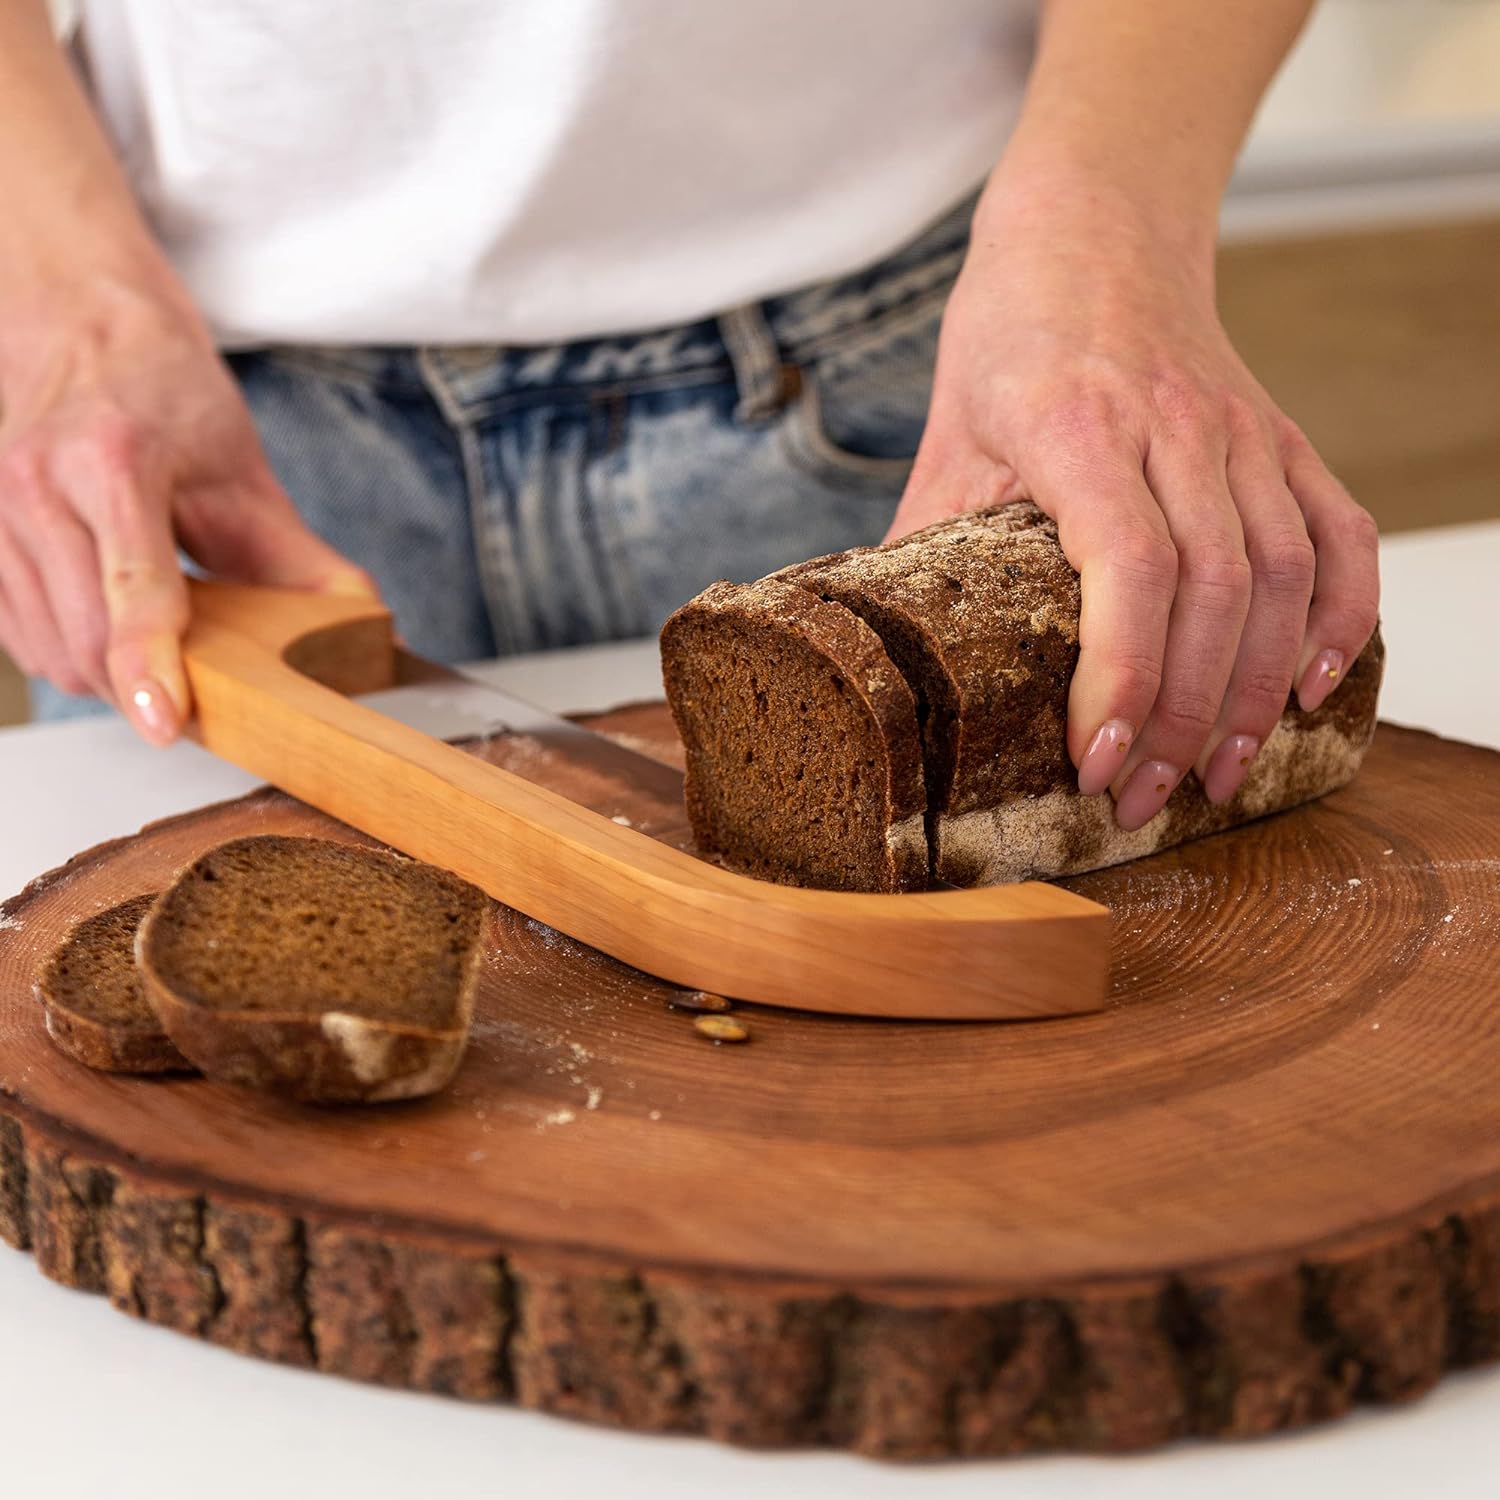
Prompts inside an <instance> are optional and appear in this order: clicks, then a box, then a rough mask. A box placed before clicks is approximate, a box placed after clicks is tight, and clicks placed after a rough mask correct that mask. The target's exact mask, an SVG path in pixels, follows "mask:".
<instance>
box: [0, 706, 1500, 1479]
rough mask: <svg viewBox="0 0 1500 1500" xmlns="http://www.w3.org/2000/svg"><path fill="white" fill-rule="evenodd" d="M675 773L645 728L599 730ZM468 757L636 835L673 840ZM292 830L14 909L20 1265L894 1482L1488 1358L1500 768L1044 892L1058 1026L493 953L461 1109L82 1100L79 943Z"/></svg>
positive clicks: (1471, 758)
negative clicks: (175, 886) (1088, 943)
mask: <svg viewBox="0 0 1500 1500" xmlns="http://www.w3.org/2000/svg"><path fill="white" fill-rule="evenodd" d="M592 722H593V723H594V726H595V727H598V728H602V729H605V730H607V731H609V732H612V733H615V734H618V735H621V736H624V737H628V738H630V739H631V741H632V742H633V743H634V744H635V745H636V747H637V748H643V747H654V750H655V751H656V753H659V754H660V755H661V756H662V757H663V758H671V757H673V756H674V755H676V754H677V747H676V744H675V741H674V740H673V737H672V732H671V728H670V724H669V721H668V718H667V715H666V713H665V710H664V709H663V708H662V707H661V706H660V705H649V706H643V707H637V708H632V709H624V710H619V711H616V712H614V713H612V714H609V715H605V716H603V717H602V718H600V719H597V720H595V721H592ZM482 753H484V754H486V755H487V756H489V757H490V758H492V759H494V760H495V761H497V763H500V764H503V765H505V766H507V767H508V768H510V769H513V770H516V771H519V772H520V773H521V774H524V775H527V776H531V777H533V778H535V779H537V780H539V781H542V782H544V783H546V784H549V785H554V786H556V787H557V789H559V790H562V791H564V792H565V793H566V794H567V795H569V796H572V797H574V798H576V799H578V800H581V801H585V802H587V803H588V804H589V805H590V806H593V807H595V808H596V809H597V810H599V811H602V812H605V813H607V814H608V815H610V816H618V817H626V818H629V819H631V821H632V822H634V823H635V824H636V825H637V826H639V827H642V828H643V829H645V830H646V831H648V832H650V833H652V834H653V835H655V836H657V837H660V838H663V839H665V840H667V841H670V842H675V843H677V844H678V845H679V846H682V845H685V844H686V843H687V834H686V829H685V827H684V825H683V821H682V815H681V812H680V810H679V809H678V808H676V807H675V806H671V805H667V804H662V803H657V804H653V803H652V802H651V801H650V799H649V798H647V797H644V796H642V795H640V794H638V793H636V792H633V791H632V790H631V789H630V788H628V787H622V786H619V785H616V784H611V783H609V782H607V781H605V780H601V779H598V778H597V777H595V778H593V779H590V778H589V777H588V776H587V775H585V774H584V773H578V772H564V771H563V770H561V769H560V768H559V767H558V766H557V765H556V764H549V763H548V760H547V757H546V754H545V752H543V751H542V750H541V749H540V747H539V746H537V745H536V744H535V743H528V742H525V741H520V742H517V741H513V740H497V741H494V742H491V743H490V744H488V745H487V746H485V747H483V750H482ZM271 831H277V832H291V833H309V834H320V835H322V836H325V837H344V838H350V839H357V838H358V837H359V835H356V834H353V833H352V832H350V831H349V830H347V829H344V828H342V826H341V825H338V824H336V823H333V822H331V821H330V820H329V819H327V818H325V817H323V816H322V815H321V814H318V813H315V812H312V811H311V810H309V809H307V808H306V807H303V806H301V805H300V804H298V803H295V802H293V801H291V800H290V799H289V798H286V797H285V796H283V795H281V794H279V793H276V792H271V791H264V792H260V793H256V794H254V795H251V796H249V797H246V798H243V799H241V800H239V801H237V802H230V803H225V804H222V805H220V806H217V807H211V808H206V809H204V810H203V811H201V812H196V813H192V814H189V815H187V816H185V817H181V818H177V819H173V820H170V821H168V822H165V823H161V824H157V825H155V826H153V827H151V828H148V829H146V830H145V831H144V832H142V833H141V834H140V835H138V836H136V837H134V838H130V839H125V840H122V841H119V842H116V843H113V844H107V845H104V846H101V847H100V848H98V849H95V850H92V851H90V852H88V853H86V854H83V855H81V856H79V857H78V858H77V859H75V860H74V861H73V862H71V863H70V864H69V865H67V866H65V867H63V868H62V869H60V870H57V871H54V872H52V873H51V874H50V875H46V876H43V877H42V878H41V879H39V880H38V881H36V882H35V883H34V884H33V885H32V886H31V887H30V888H29V889H28V890H27V891H26V892H24V893H23V894H22V895H21V896H19V897H18V898H16V899H15V900H13V901H12V902H10V903H9V904H7V905H6V906H5V907H3V908H0V1234H3V1235H4V1237H5V1238H6V1239H7V1240H9V1241H10V1243H11V1244H13V1245H17V1246H19V1247H21V1248H30V1249H31V1251H32V1252H33V1253H34V1254H35V1256H36V1258H37V1261H38V1264H39V1266H40V1268H41V1269H42V1271H43V1272H45V1273H46V1274H47V1275H48V1276H51V1277H53V1278H54V1279H56V1280H59V1281H62V1282H64V1283H67V1284H69V1285H72V1286H78V1287H83V1288H87V1289H90V1290H95V1291H103V1292H105V1293H106V1294H107V1295H108V1296H109V1298H110V1300H111V1301H112V1302H114V1303H115V1305H116V1306H118V1307H119V1308H121V1309H123V1310H125V1311H127V1312H131V1313H133V1314H135V1315H137V1316H140V1317H143V1318H147V1319H150V1320H151V1321H153V1322H157V1323H163V1324H167V1325H169V1326H171V1327H174V1328H177V1329H180V1330H181V1331H183V1332H187V1333H192V1334H196V1335H198V1336H200V1337H203V1338H206V1339H209V1340H212V1341H214V1342H216V1343H219V1344H223V1345H227V1346H229V1347H231V1348H234V1349H238V1350H242V1351H245V1352H249V1353H255V1354H259V1355H262V1356H266V1357H270V1358H273V1359H278V1360H283V1361H286V1362H289V1363H293V1364H300V1365H310V1366H315V1367H317V1368H319V1369H323V1370H327V1371H331V1372H336V1373H339V1374H344V1375H350V1376H355V1377H359V1378H364V1379H369V1380H374V1381H380V1382H384V1383H387V1384H391V1385H397V1386H407V1387H413V1388H417V1389H421V1390H428V1391H442V1392H449V1393H452V1394H457V1395H461V1396H466V1397H471V1398H478V1399H491V1398H496V1399H507V1400H514V1401H518V1402H520V1403H522V1404H524V1405H527V1406H531V1407H537V1408H543V1409H546V1410H548V1411H553V1412H558V1413H564V1414H569V1415H575V1416H582V1417H587V1418H592V1419H596V1420H600V1421H605V1422H610V1423H615V1424H620V1425H625V1426H629V1427H636V1428H644V1429H652V1430H681V1431H687V1432H701V1433H707V1434H709V1435H712V1436H714V1437H717V1438H721V1439H726V1440H731V1441H735V1442H743V1443H752V1444H791V1443H810V1442H822V1443H833V1444H839V1445H844V1446H848V1447H852V1448H856V1449H859V1450H861V1451H864V1452H868V1453H875V1454H881V1455H886V1456H902V1457H910V1456H922V1455H948V1454H994V1453H1006V1452H1017V1451H1021V1450H1029V1449H1038V1448H1056V1447H1065V1448H1088V1449H1122V1448H1132V1447H1140V1446H1144V1445H1149V1444H1153V1443H1159V1442H1162V1441H1165V1440H1167V1439H1171V1438H1174V1437H1177V1436H1182V1435H1188V1434H1198V1435H1212V1436H1243V1435H1249V1434H1254V1433H1261V1432H1266V1431H1270V1430H1274V1429H1278V1428H1283V1427H1290V1426H1296V1425H1300V1424H1303V1423H1307V1422H1311V1421H1315V1420H1318V1419H1321V1418H1326V1417H1330V1416H1333V1415H1336V1414H1338V1413H1340V1412H1343V1411H1345V1410H1346V1409H1347V1408H1348V1407H1349V1406H1350V1405H1351V1404H1352V1403H1353V1402H1355V1401H1357V1400H1365V1399H1368V1400H1377V1401H1383V1400H1399V1399H1403V1398H1408V1397H1411V1396H1414V1395H1416V1394H1418V1393H1420V1392H1421V1391H1423V1390H1425V1389H1427V1388H1428V1387H1429V1386H1430V1385H1431V1384H1432V1383H1433V1382H1434V1381H1435V1380H1436V1379H1437V1378H1438V1377H1439V1376H1440V1374H1441V1373H1442V1372H1443V1371H1444V1370H1446V1369H1449V1368H1453V1367H1458V1366H1464V1365H1470V1364H1476V1363H1479V1362H1482V1361H1487V1360H1493V1359H1495V1358H1497V1357H1500V1086H1497V1085H1500V755H1496V754H1494V753H1492V752H1489V751H1485V750H1480V749H1475V748H1472V747H1469V746H1464V745H1458V744H1453V743H1449V742H1446V741H1443V740H1439V739H1436V738H1433V737H1431V736H1429V735H1425V734H1420V733H1416V732H1413V731H1409V730H1403V729H1397V728H1392V727H1389V726H1386V727H1382V729H1381V731H1380V733H1379V735H1378V737H1377V739H1376V742H1375V745H1374V747H1373V749H1372V750H1371V752H1370V756H1369V759H1368V762H1367V764H1366V767H1365V770H1364V771H1363V773H1362V774H1361V776H1360V777H1359V779H1358V781H1357V782H1356V783H1355V784H1354V785H1353V786H1351V787H1349V788H1346V789H1345V790H1343V791H1341V792H1338V793H1336V794H1335V795H1333V796H1330V797H1328V798H1327V799H1325V800H1324V801H1322V802H1320V803H1318V804H1316V805H1314V806H1311V807H1307V808H1304V809H1301V810H1299V811H1296V812H1292V813H1288V814H1284V815H1282V816H1280V817H1276V818H1273V819H1270V820H1268V821H1265V822H1262V823H1259V824H1255V825H1252V826H1250V827H1247V828H1242V829H1239V830H1236V831H1234V832H1231V833H1227V834H1223V835H1220V836H1219V837H1217V838H1214V839H1210V840H1206V841H1203V842H1200V843H1197V844H1193V845H1190V846H1188V847H1186V848H1183V849H1179V850H1174V851H1172V852H1170V853H1166V854H1162V855H1158V856H1155V857H1153V858H1151V859H1147V860H1142V861H1140V862H1138V863H1136V864H1132V865H1126V866H1123V867H1121V868H1118V869H1115V870H1109V871H1104V872H1101V873H1098V874H1095V875H1091V876H1087V877H1082V878H1079V879H1076V880H1073V881H1071V882H1069V884H1070V885H1071V886H1072V887H1073V888H1075V889H1077V890H1079V891H1081V892H1082V893H1084V894H1086V895H1088V896H1090V897H1092V898H1094V899H1096V900H1099V901H1102V902H1104V903H1105V904H1107V905H1108V906H1110V907H1111V908H1112V909H1113V911H1114V913H1115V919H1116V932H1115V957H1114V968H1113V998H1112V1001H1111V1004H1110V1005H1109V1007H1108V1008H1107V1009H1106V1010H1105V1011H1103V1012H1102V1013H1099V1014H1094V1015H1084V1016H1075V1017H1068V1018H1064V1019H1058V1020H1052V1021H1043V1022H1004V1023H989V1024H940V1023H927V1024H914V1023H903V1022H887V1021H867V1020H854V1019H848V1018H841V1017H834V1016H826V1015H816V1016H815V1015H811V1014H805V1013H800V1012H787V1011H772V1010H759V1009H756V1008H754V1007H745V1008H742V1010H741V1012H740V1014H741V1015H742V1016H743V1017H744V1018H745V1019H746V1020H747V1021H748V1024H749V1027H750V1030H751V1033H752V1039H751V1041H750V1042H749V1043H748V1044H745V1045H740V1046H725V1047H716V1046H712V1045H710V1044H708V1043H707V1042H705V1041H704V1040H703V1039H702V1038H701V1037H699V1036H698V1035H697V1034H696V1033H695V1032H694V1030H693V1028H692V1024H691V1017H690V1016H688V1015H685V1014H683V1013H681V1012H677V1011H673V1010H670V1009H668V1008H667V1006H666V1003H665V1002H666V1000H667V998H668V997H669V996H670V995H671V994H672V993H673V990H672V988H671V987H670V986H669V985H666V984H664V983H662V982H660V981H657V980H653V979H649V978H646V977H645V976H643V975H640V974H638V973H635V972H634V971H631V970H628V969H626V968H623V967H622V966H620V965H618V964H616V963H615V962H614V961H612V960H609V959H605V958H602V957H600V956H598V955H596V954H593V953H591V952H589V951H588V950H586V949H583V948H581V947H579V946H578V945H577V944H575V943H574V942H572V941H571V940H569V939H567V938H563V937H561V936H559V935H558V934H556V933H554V932H551V931H550V930H548V929H545V928H542V927H539V926H538V925H536V924H534V923H532V922H529V921H528V920H526V919H523V918H519V917H511V918H509V919H507V920H506V921H505V922H503V923H502V925H501V932H500V936H499V939H498V941H497V943H496V946H495V948H494V950H493V952H492V953H491V955H490V958H489V962H488V964H487V967H486V969H485V972H484V979H483V985H482V990H481V994H480V998H479V1003H478V1013H477V1024H476V1029H475V1034H474V1038H473V1042H472V1045H471V1048H470V1051H469V1054H468V1057H467V1059H466V1061H465V1064H464V1067H463V1069H462V1071H461V1072H460V1074H459V1077H458V1079H457V1080H456V1082H455V1084H454V1086H453V1087H452V1088H451V1089H450V1090H449V1091H448V1092H447V1093H446V1094H444V1095H442V1096H441V1097H439V1098H436V1099H432V1100H428V1101H423V1102H420V1103H416V1104H411V1105H404V1106H388V1107H383V1108H368V1109H355V1110H344V1111H337V1112H335V1111H320V1110H316V1109H308V1108H301V1107H298V1106H294V1105H290V1104H283V1103H279V1102H277V1101H275V1100H273V1099H270V1098H262V1097H258V1096H253V1095H250V1094H246V1093H240V1092H236V1091H234V1090H231V1089H227V1088H221V1087H219V1086H216V1085H213V1084H209V1083H206V1082H203V1081H201V1080H198V1079H190V1078H176V1079H167V1080H133V1079H122V1078H113V1077H107V1076H104V1075H97V1074H91V1073H89V1072H87V1071H85V1070H84V1069H82V1068H79V1067H77V1066H75V1065H74V1064H72V1063H70V1062H68V1061H67V1060H66V1059H64V1058H63V1057H62V1056H61V1055H59V1054H58V1053H57V1052H55V1051H54V1050H53V1049H52V1047H51V1046H50V1044H49V1043H48V1041H47V1039H46V1036H45V1034H44V1030H43V1026H42V1021H41V1015H40V1011H39V1008H38V1007H37V1005H36V1004H35V1002H34V1000H33V997H32V990H31V985H32V977H33V974H34V971H35V969H36V967H37V965H38V962H39V960H40V959H41V957H42V955H43V954H45V953H46V951H47V950H48V949H49V948H50V947H51V946H52V945H53V944H54V943H55V942H56V941H57V940H58V939H59V938H60V937H61V935H62V934H63V932H64V931H65V930H66V928H67V926H68V924H69V923H70V922H71V921H73V920H75V919H76V918H78V917H79V916H82V915H85V914H87V913H90V912H93V911H94V910H96V909H98V908H99V907H100V906H102V905H105V904H109V903H113V902H116V901H119V900H122V899H124V898H126V897H128V896H132V895H135V894H138V893H140V892H143V891H146V890H151V889H155V888H157V887H159V886H160V885H161V884H162V883H163V882H164V881H165V880H166V879H167V878H168V877H169V876H170V875H171V873H172V872H173V871H174V870H176V869H177V868H178V867H179V866H180V865H182V864H183V863H185V862H186V861H188V860H190V859H192V858H194V857H195V856H196V855H197V854H199V853H200V852H202V851H203V850H205V849H207V848H208V847H210V846H212V845H214V844H216V843H219V842H222V841H223V840H225V839H229V838H232V837H235V836H238V835H241V834H245V833H252V832H271Z"/></svg>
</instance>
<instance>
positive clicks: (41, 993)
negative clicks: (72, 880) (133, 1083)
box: [36, 892, 192, 1073]
mask: <svg viewBox="0 0 1500 1500" xmlns="http://www.w3.org/2000/svg"><path fill="white" fill-rule="evenodd" d="M154 900H155V893H154V892H153V893H149V894H147V895H144V896H136V897H134V898H133V899H132V900H130V901H122V902H121V903H120V904H119V905H118V906H111V907H109V908H108V909H107V910H105V911H101V912H98V913H96V914H95V915H94V916H92V917H85V918H84V919H83V920H82V921H81V922H78V923H77V924H75V925H74V927H73V928H72V930H71V931H70V932H69V933H68V935H67V936H66V937H65V938H64V939H63V941H62V943H61V944H60V945H59V946H58V947H57V948H56V949H55V950H54V952H53V953H52V955H51V956H50V957H49V958H48V960H47V962H46V964H45V965H44V966H43V968H42V972H41V973H40V974H39V975H38V976H37V981H36V994H37V999H38V1000H40V1001H41V1003H42V1010H43V1014H44V1016H45V1017H46V1023H47V1035H48V1036H50V1037H51V1038H52V1040H53V1042H54V1043H56V1045H57V1046H58V1048H59V1049H60V1050H61V1051H63V1052H66V1053H67V1054H68V1056H69V1057H71V1058H73V1059H75V1060H76V1061H77V1062H81V1063H85V1064H87V1066H89V1067H91V1068H100V1069H102V1070H103V1071H104V1072H107V1073H172V1072H177V1071H180V1070H183V1069H187V1070H191V1068H192V1064H191V1063H189V1062H188V1060H187V1059H186V1058H185V1057H184V1056H183V1055H182V1054H181V1053H180V1052H179V1051H178V1050H177V1048H176V1047H174V1046H173V1045H172V1042H171V1039H170V1038H169V1037H168V1036H167V1033H166V1031H165V1030H164V1028H163V1027H162V1024H161V1022H160V1021H159V1020H157V1018H156V1013H155V1012H154V1011H153V1010H152V1009H151V1006H150V1005H149V1004H148V1003H147V1001H146V992H145V989H144V988H143V986H142V984H141V978H140V975H139V973H138V972H137V971H136V965H135V935H136V929H137V928H138V927H139V926H140V924H141V919H142V918H143V917H144V916H145V915H146V913H147V912H148V911H149V910H150V909H151V903H152V901H154Z"/></svg>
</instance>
